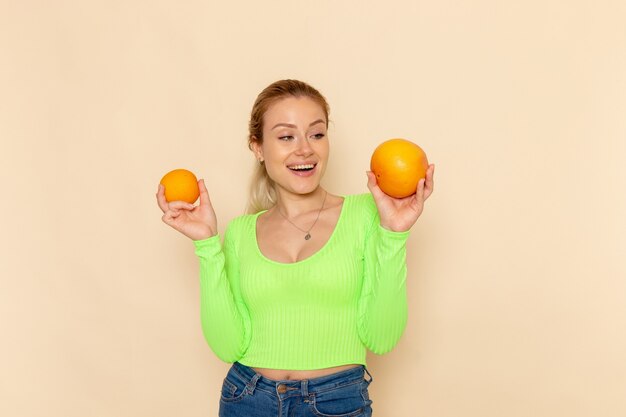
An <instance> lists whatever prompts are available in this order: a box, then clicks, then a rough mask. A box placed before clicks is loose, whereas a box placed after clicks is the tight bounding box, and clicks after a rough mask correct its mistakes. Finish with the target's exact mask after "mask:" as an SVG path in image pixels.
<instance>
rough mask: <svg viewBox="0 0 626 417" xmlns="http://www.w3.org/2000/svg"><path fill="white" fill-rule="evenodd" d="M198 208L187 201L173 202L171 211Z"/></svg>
mask: <svg viewBox="0 0 626 417" xmlns="http://www.w3.org/2000/svg"><path fill="white" fill-rule="evenodd" d="M195 207H196V206H194V205H193V204H191V203H188V202H186V201H180V200H179V201H172V202H171V203H170V209H173V210H193V209H194V208H195Z"/></svg>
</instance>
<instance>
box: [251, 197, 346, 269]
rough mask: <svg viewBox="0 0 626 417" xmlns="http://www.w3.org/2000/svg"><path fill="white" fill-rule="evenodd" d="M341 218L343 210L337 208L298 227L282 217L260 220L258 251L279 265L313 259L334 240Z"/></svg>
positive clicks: (258, 226)
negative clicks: (312, 257)
mask: <svg viewBox="0 0 626 417" xmlns="http://www.w3.org/2000/svg"><path fill="white" fill-rule="evenodd" d="M340 215H341V207H334V208H332V209H329V210H328V211H326V212H324V216H320V217H319V218H318V219H317V220H315V218H310V219H306V220H305V221H304V222H302V224H301V225H299V226H298V225H297V224H293V223H291V222H290V221H289V220H287V219H284V218H282V217H280V216H274V217H273V218H271V219H267V220H264V219H259V221H257V225H256V241H257V245H258V249H259V251H260V252H261V254H262V255H263V256H264V257H265V258H267V259H270V260H272V261H275V262H280V263H296V262H300V261H302V260H305V259H307V258H310V257H311V256H313V255H315V254H316V253H317V252H319V251H320V250H322V248H324V246H326V244H327V243H328V242H329V241H330V240H331V238H332V237H333V234H334V232H335V230H336V228H337V225H338V223H339V218H340ZM310 225H313V227H310Z"/></svg>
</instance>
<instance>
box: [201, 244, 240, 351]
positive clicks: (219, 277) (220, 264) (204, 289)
mask: <svg viewBox="0 0 626 417" xmlns="http://www.w3.org/2000/svg"><path fill="white" fill-rule="evenodd" d="M194 244H195V246H196V255H198V257H199V260H200V317H201V322H202V331H203V333H204V337H205V339H206V341H207V343H208V344H209V346H210V347H211V349H212V350H213V352H214V353H215V354H216V355H217V356H218V357H219V358H220V359H221V360H223V361H225V362H234V361H236V360H238V359H239V358H241V356H242V355H243V352H244V351H245V348H246V336H247V334H248V332H249V329H248V328H247V327H248V326H247V320H246V319H245V306H243V305H242V303H241V301H238V300H237V297H236V295H235V293H234V292H233V288H232V283H231V281H230V280H229V276H228V273H227V272H228V270H229V269H231V271H230V272H231V274H235V271H234V270H233V268H228V267H227V265H226V257H225V254H224V251H222V248H221V245H220V243H219V236H213V237H211V238H209V239H205V240H202V241H194ZM237 278H238V277H232V279H237Z"/></svg>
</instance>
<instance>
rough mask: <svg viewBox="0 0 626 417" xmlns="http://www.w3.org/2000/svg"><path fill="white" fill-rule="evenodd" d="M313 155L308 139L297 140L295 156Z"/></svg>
mask: <svg viewBox="0 0 626 417" xmlns="http://www.w3.org/2000/svg"><path fill="white" fill-rule="evenodd" d="M312 153H313V148H312V147H311V144H310V143H309V139H308V138H306V137H304V138H302V139H300V140H298V149H296V154H298V155H311V154H312Z"/></svg>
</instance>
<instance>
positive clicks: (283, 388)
mask: <svg viewBox="0 0 626 417" xmlns="http://www.w3.org/2000/svg"><path fill="white" fill-rule="evenodd" d="M286 392H287V386H286V385H284V384H280V385H279V386H278V393H279V394H284V393H286Z"/></svg>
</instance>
